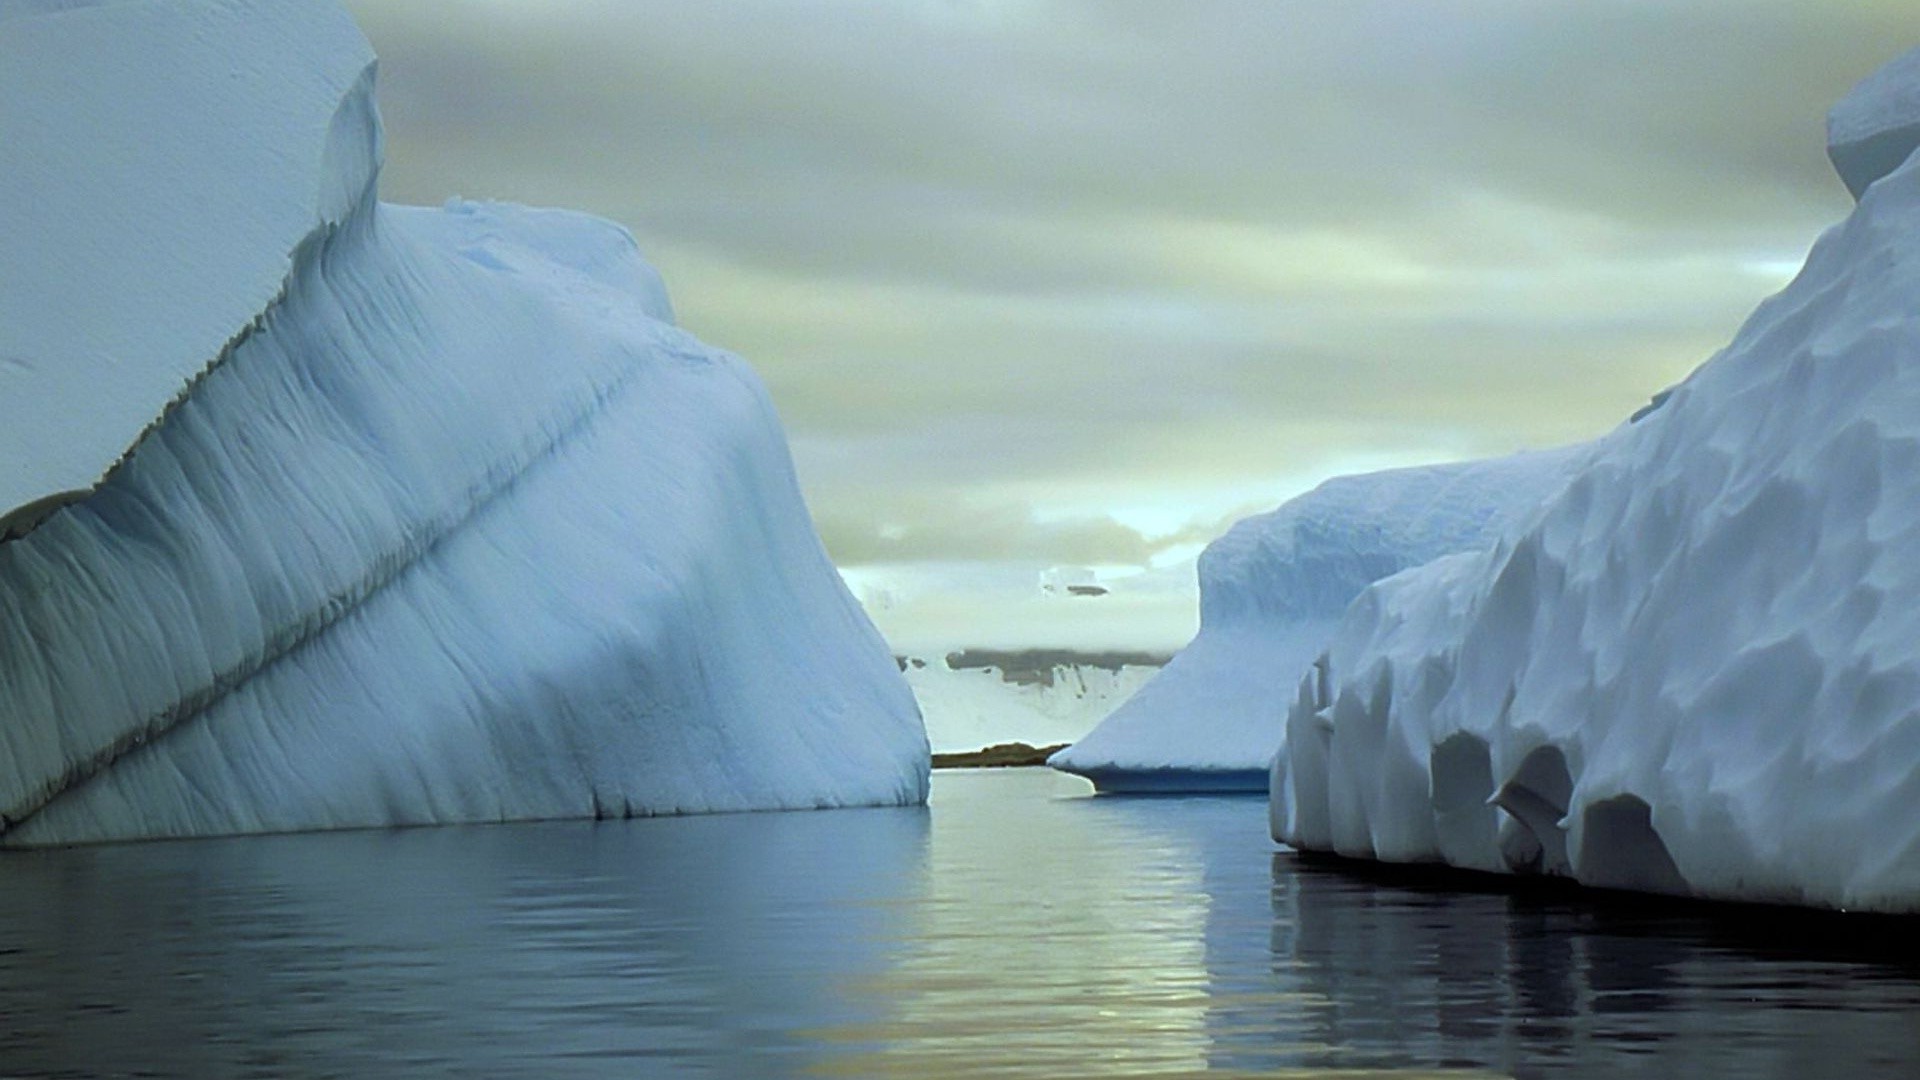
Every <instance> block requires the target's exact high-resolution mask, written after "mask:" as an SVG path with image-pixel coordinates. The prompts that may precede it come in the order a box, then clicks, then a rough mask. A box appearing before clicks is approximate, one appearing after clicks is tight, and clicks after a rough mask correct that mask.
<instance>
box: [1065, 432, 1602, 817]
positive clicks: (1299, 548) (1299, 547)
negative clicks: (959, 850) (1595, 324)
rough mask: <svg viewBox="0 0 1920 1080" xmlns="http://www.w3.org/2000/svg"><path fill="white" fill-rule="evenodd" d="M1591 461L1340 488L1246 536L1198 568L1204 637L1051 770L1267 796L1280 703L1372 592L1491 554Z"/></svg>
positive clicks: (1480, 464) (1528, 462)
mask: <svg viewBox="0 0 1920 1080" xmlns="http://www.w3.org/2000/svg"><path fill="white" fill-rule="evenodd" d="M1583 453H1584V449H1583V448H1580V447H1571V448H1565V449H1560V450H1551V451H1540V452H1534V453H1525V454H1517V455H1514V456H1512V457H1506V458H1497V459H1493V460H1488V461H1475V462H1464V463H1458V464H1449V465H1434V466H1427V467H1422V468H1412V469H1391V470H1387V471H1384V472H1377V473H1369V474H1366V475H1363V476H1343V477H1338V478H1335V479H1333V480H1329V481H1327V482H1326V483H1324V484H1322V485H1320V486H1319V487H1317V488H1315V489H1314V490H1312V491H1310V492H1308V493H1307V494H1305V495H1302V496H1300V497H1299V498H1297V499H1293V500H1291V501H1289V502H1287V503H1286V504H1285V505H1283V506H1281V507H1280V508H1279V509H1277V510H1274V511H1272V512H1270V513H1266V514H1261V515H1258V516H1256V517H1251V518H1247V519H1245V520H1244V521H1241V522H1238V523H1237V524H1235V525H1234V527H1233V528H1232V529H1231V530H1229V531H1228V532H1227V534H1226V535H1225V536H1222V537H1221V538H1220V539H1218V540H1216V541H1214V542H1213V543H1212V544H1210V545H1208V546H1207V549H1206V551H1204V552H1202V553H1201V556H1200V562H1199V575H1200V632H1199V633H1198V634H1197V635H1196V636H1195V637H1194V639H1193V641H1192V642H1191V643H1190V644H1188V645H1187V647H1186V648H1185V649H1183V650H1181V651H1180V653H1179V654H1178V655H1176V656H1175V657H1174V658H1173V660H1172V662H1170V663H1169V664H1168V665H1167V666H1166V667H1165V668H1164V669H1162V670H1161V672H1160V673H1159V674H1158V675H1156V676H1155V677H1154V678H1153V679H1152V681H1150V682H1148V683H1147V684H1146V685H1145V686H1142V687H1141V688H1140V689H1139V691H1138V692H1136V693H1135V694H1134V695H1133V696H1132V697H1131V698H1129V699H1128V700H1127V701H1126V702H1125V703H1124V704H1122V705H1121V706H1120V707H1119V708H1118V709H1116V710H1115V711H1114V712H1113V713H1112V714H1111V715H1109V716H1108V717H1107V718H1106V719H1105V720H1103V721H1101V723H1100V726H1099V727H1097V728H1095V729H1094V730H1093V731H1092V732H1090V733H1088V734H1087V736H1086V737H1085V738H1083V739H1081V740H1080V741H1079V742H1076V743H1075V744H1074V745H1072V746H1070V747H1068V748H1067V749H1065V750H1062V751H1061V752H1059V753H1058V754H1055V755H1054V756H1053V758H1052V759H1051V760H1050V761H1049V762H1048V764H1050V765H1052V766H1053V767H1054V768H1056V769H1062V770H1064V771H1066V772H1071V773H1077V774H1079V775H1082V776H1086V777H1088V778H1089V779H1091V780H1093V781H1094V783H1095V784H1096V785H1098V786H1099V787H1101V788H1102V789H1103V790H1113V791H1133V790H1150V791H1221V790H1228V791H1265V790H1267V767H1268V765H1269V764H1270V763H1271V761H1272V760H1273V754H1274V750H1275V748H1277V747H1278V746H1279V745H1280V741H1281V734H1282V731H1283V729H1284V726H1285V725H1284V724H1283V720H1284V718H1285V715H1286V705H1285V701H1286V699H1285V697H1284V695H1283V694H1282V693H1280V692H1279V691H1280V690H1281V688H1284V687H1287V686H1290V685H1292V683H1293V682H1294V680H1295V679H1297V678H1298V677H1299V674H1300V672H1301V671H1303V670H1305V668H1306V666H1307V664H1308V663H1309V662H1310V661H1312V659H1313V657H1314V656H1315V655H1317V654H1318V653H1319V651H1320V650H1321V649H1322V648H1324V647H1325V645H1326V642H1327V637H1328V635H1329V634H1330V633H1331V632H1332V630H1333V627H1334V625H1335V623H1336V622H1337V621H1338V620H1339V617H1340V613H1341V612H1342V611H1344V610H1345V609H1346V606H1347V604H1348V603H1349V602H1351V601H1352V600H1353V598H1354V596H1355V595H1357V594H1358V593H1359V592H1360V590H1361V589H1363V588H1365V587H1366V586H1367V585H1368V584H1369V583H1371V582H1373V581H1377V580H1379V579H1380V578H1383V577H1386V576H1388V575H1390V574H1394V573H1398V572H1399V571H1401V570H1404V569H1406V568H1407V567H1410V566H1418V565H1420V564H1421V563H1424V562H1428V561H1430V560H1432V559H1435V558H1438V557H1439V556H1441V555H1444V554H1447V553H1449V552H1454V551H1461V550H1464V549H1466V548H1470V547H1475V546H1478V545H1481V544H1485V543H1491V542H1492V538H1493V537H1494V536H1495V535H1497V534H1498V533H1499V532H1500V530H1502V529H1504V528H1506V527H1508V526H1509V525H1510V524H1511V523H1512V522H1513V520H1514V519H1515V518H1517V517H1519V516H1523V515H1525V514H1526V513H1527V512H1528V511H1529V510H1532V509H1534V508H1535V507H1537V506H1538V505H1539V503H1540V502H1541V500H1542V499H1544V498H1545V497H1546V496H1547V495H1548V494H1550V493H1551V492H1552V491H1553V490H1554V489H1555V488H1557V487H1558V486H1559V485H1561V484H1562V483H1564V482H1565V480H1566V477H1567V475H1568V474H1569V473H1570V472H1571V471H1572V469H1573V468H1574V466H1575V465H1576V464H1577V463H1578V462H1579V460H1581V456H1582V454H1583Z"/></svg>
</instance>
